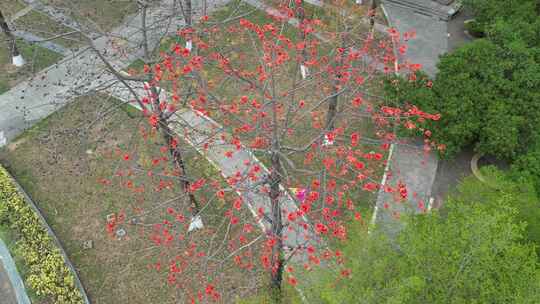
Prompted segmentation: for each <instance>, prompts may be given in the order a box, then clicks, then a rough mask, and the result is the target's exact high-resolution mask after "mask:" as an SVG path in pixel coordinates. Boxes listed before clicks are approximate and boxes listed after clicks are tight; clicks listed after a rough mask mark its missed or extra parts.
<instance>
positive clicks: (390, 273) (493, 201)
mask: <svg viewBox="0 0 540 304" xmlns="http://www.w3.org/2000/svg"><path fill="white" fill-rule="evenodd" d="M468 199H472V197H469V196H461V197H460V196H458V197H456V198H452V199H450V200H449V201H448V202H447V204H446V207H445V210H444V212H439V211H434V212H432V213H429V214H426V215H417V216H413V217H411V218H408V219H407V225H406V227H405V229H404V230H403V231H402V232H401V234H400V235H399V237H398V238H397V240H396V241H395V243H394V244H392V243H391V242H390V241H389V240H388V239H385V238H384V236H382V234H381V235H379V234H377V233H372V234H371V235H369V236H368V235H367V233H364V234H363V238H358V242H357V243H356V244H350V245H349V246H347V249H346V251H350V252H348V254H352V253H353V252H354V253H355V254H356V256H357V258H355V259H354V260H351V261H349V266H350V267H351V277H350V279H348V280H341V281H338V282H336V281H334V280H330V279H329V280H327V281H325V283H324V284H323V288H321V289H322V290H323V292H322V298H323V300H324V301H325V303H534V302H535V301H537V299H538V293H539V292H540V283H539V280H538V279H539V278H540V272H539V268H538V262H537V256H536V253H535V250H534V246H532V245H529V244H524V243H523V240H524V239H523V234H524V224H523V223H520V222H518V221H517V211H516V210H515V209H514V208H512V207H511V205H513V203H514V200H515V199H516V197H515V196H513V195H510V194H503V195H499V196H498V197H497V196H493V197H490V201H487V202H486V201H478V200H474V201H469V200H468ZM396 248H398V249H397V250H396Z"/></svg>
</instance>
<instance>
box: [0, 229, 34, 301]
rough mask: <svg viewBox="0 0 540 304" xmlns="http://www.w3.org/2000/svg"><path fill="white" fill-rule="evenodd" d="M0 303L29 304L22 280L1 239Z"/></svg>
mask: <svg viewBox="0 0 540 304" xmlns="http://www.w3.org/2000/svg"><path fill="white" fill-rule="evenodd" d="M0 303H1V304H30V299H29V298H28V295H27V294H26V290H25V288H24V284H23V281H22V278H21V276H20V275H19V272H18V271H17V267H16V266H15V262H14V261H13V258H12V257H11V254H10V253H9V251H8V249H7V247H6V245H5V243H4V241H3V240H2V239H0Z"/></svg>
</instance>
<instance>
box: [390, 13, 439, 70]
mask: <svg viewBox="0 0 540 304" xmlns="http://www.w3.org/2000/svg"><path fill="white" fill-rule="evenodd" d="M384 9H385V12H386V14H387V18H388V22H389V24H390V26H391V27H395V28H396V29H397V30H398V31H399V32H400V33H405V32H410V31H415V32H416V38H414V39H411V40H409V41H408V42H407V46H408V49H407V53H406V54H405V58H406V60H408V61H409V62H411V63H420V64H422V67H423V70H424V71H425V72H426V73H427V74H428V75H429V76H431V77H434V76H435V74H436V73H437V67H436V65H437V62H439V56H440V55H442V54H444V53H446V52H447V51H448V25H447V22H446V21H443V20H440V19H439V18H437V17H432V16H426V15H423V14H419V13H417V12H415V11H414V10H409V9H407V8H404V7H401V6H395V5H392V4H391V3H385V4H384Z"/></svg>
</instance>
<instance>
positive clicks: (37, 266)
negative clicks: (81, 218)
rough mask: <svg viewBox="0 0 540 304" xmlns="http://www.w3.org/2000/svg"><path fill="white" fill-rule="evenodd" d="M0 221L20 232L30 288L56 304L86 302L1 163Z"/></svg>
mask: <svg viewBox="0 0 540 304" xmlns="http://www.w3.org/2000/svg"><path fill="white" fill-rule="evenodd" d="M0 223H3V224H7V226H9V227H10V229H12V230H13V231H14V233H15V234H16V235H17V242H16V245H15V247H16V251H17V253H18V254H20V256H21V257H22V260H23V261H24V263H25V265H26V266H27V267H28V271H27V275H26V284H27V285H28V286H29V287H30V289H32V290H33V291H34V292H35V293H36V294H37V295H38V296H42V297H45V298H49V299H53V302H54V303H57V304H83V303H85V301H84V300H83V295H82V294H81V291H80V290H79V289H78V288H77V285H76V284H75V277H74V275H73V273H72V272H71V271H70V268H69V267H68V266H67V265H66V263H65V261H64V258H63V256H62V253H61V251H60V249H59V248H58V247H57V246H56V244H55V242H54V240H53V239H52V238H51V236H50V235H49V233H48V231H47V229H46V228H45V226H44V223H42V221H41V219H40V217H39V216H38V215H37V214H36V213H35V212H34V210H33V209H32V207H31V206H30V205H29V204H28V203H27V202H26V200H25V197H24V195H22V194H21V193H20V192H19V191H18V189H17V186H16V184H15V183H14V181H13V180H12V179H11V176H10V175H9V173H8V172H7V171H6V170H5V169H4V168H3V167H2V166H0Z"/></svg>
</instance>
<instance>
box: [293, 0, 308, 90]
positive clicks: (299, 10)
mask: <svg viewBox="0 0 540 304" xmlns="http://www.w3.org/2000/svg"><path fill="white" fill-rule="evenodd" d="M303 4H304V1H303V0H301V1H300V5H298V6H297V7H296V19H298V24H300V32H301V34H302V36H301V39H302V41H303V42H305V41H306V32H304V31H303V30H302V29H303V26H302V25H303V24H304V20H305V19H306V12H305V10H304V6H303ZM307 59H308V58H307V51H306V47H304V49H303V50H302V59H301V60H302V62H301V63H300V74H301V75H302V79H306V78H307V77H308V76H309V69H308V67H307V66H306V61H307Z"/></svg>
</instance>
